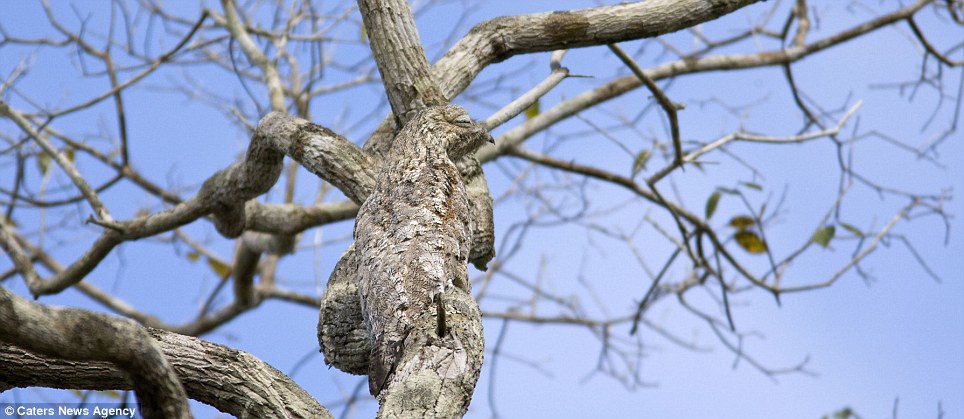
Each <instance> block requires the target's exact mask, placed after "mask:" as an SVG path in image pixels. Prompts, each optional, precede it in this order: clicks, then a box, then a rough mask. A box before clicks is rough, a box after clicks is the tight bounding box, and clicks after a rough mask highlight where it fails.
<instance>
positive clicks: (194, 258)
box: [187, 252, 201, 262]
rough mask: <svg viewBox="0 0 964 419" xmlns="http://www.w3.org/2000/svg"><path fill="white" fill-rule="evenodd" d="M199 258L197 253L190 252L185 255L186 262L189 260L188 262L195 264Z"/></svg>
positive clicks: (199, 255)
mask: <svg viewBox="0 0 964 419" xmlns="http://www.w3.org/2000/svg"><path fill="white" fill-rule="evenodd" d="M200 257H201V254H200V253H198V252H190V253H188V254H187V260H189V261H191V262H197V260H198V259H199V258H200Z"/></svg>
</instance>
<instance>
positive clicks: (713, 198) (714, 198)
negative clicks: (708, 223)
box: [706, 191, 722, 220]
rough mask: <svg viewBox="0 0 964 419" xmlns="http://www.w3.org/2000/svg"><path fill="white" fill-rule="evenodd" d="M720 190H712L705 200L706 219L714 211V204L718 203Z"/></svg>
mask: <svg viewBox="0 0 964 419" xmlns="http://www.w3.org/2000/svg"><path fill="white" fill-rule="evenodd" d="M721 196H722V195H720V191H715V192H713V194H712V195H710V198H709V199H707V200H706V219H707V220H709V219H710V217H712V216H713V213H714V212H716V205H717V204H719V203H720V197H721Z"/></svg>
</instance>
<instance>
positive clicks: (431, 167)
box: [354, 105, 493, 395]
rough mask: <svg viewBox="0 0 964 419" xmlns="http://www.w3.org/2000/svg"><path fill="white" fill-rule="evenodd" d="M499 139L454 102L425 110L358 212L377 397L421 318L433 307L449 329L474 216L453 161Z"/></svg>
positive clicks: (463, 282)
mask: <svg viewBox="0 0 964 419" xmlns="http://www.w3.org/2000/svg"><path fill="white" fill-rule="evenodd" d="M486 142H493V140H492V137H491V136H490V135H489V133H488V131H486V129H485V127H484V126H482V125H481V124H479V123H478V122H473V121H472V120H471V119H470V118H469V116H468V114H467V113H466V112H465V110H464V109H462V108H461V107H458V106H454V105H443V106H435V107H430V108H426V109H424V110H421V111H419V112H417V113H416V114H415V115H414V117H413V118H412V119H411V120H410V121H409V122H408V123H407V124H406V125H405V127H403V128H402V130H401V131H399V133H398V135H397V136H396V137H395V139H394V140H393V142H392V148H391V151H390V152H389V153H388V155H387V156H386V158H385V160H384V161H383V163H382V165H381V167H380V169H379V172H378V175H377V179H376V183H375V188H374V190H373V191H372V193H371V195H369V197H368V199H367V200H366V201H365V203H364V204H362V206H361V208H360V209H359V210H358V216H357V217H356V218H355V244H354V246H355V251H356V252H357V257H358V274H357V277H356V281H357V282H356V283H357V285H358V290H359V295H360V297H361V303H362V312H363V313H364V315H365V323H366V325H367V327H368V332H369V336H370V337H371V339H372V353H371V357H370V362H369V368H368V376H369V377H368V380H369V387H370V388H369V389H370V390H371V393H372V394H373V395H378V394H379V393H380V392H381V390H382V389H383V388H384V387H385V385H386V383H388V381H389V379H390V377H391V375H392V374H393V373H394V372H395V367H396V366H397V365H398V363H399V361H400V358H401V356H402V350H403V348H405V339H406V338H407V337H408V335H409V332H411V330H412V327H413V325H414V324H415V320H416V319H418V318H419V317H420V316H422V315H424V314H425V313H427V312H432V313H434V315H435V316H436V317H437V318H438V321H437V324H438V330H437V333H438V334H439V335H444V334H445V329H446V327H445V322H444V310H441V309H440V308H441V307H442V303H441V301H443V299H444V297H445V294H446V292H448V291H449V290H451V289H452V288H453V287H457V288H461V289H463V290H465V291H468V290H469V281H468V272H467V267H466V264H467V262H468V259H469V255H470V254H471V249H470V247H471V243H472V231H471V230H470V223H471V216H470V212H469V201H468V197H467V195H466V188H465V185H464V183H463V180H462V176H461V175H460V174H459V170H458V168H457V167H456V164H455V163H454V162H456V161H459V160H460V159H461V158H463V157H464V156H467V155H469V154H470V153H473V152H475V151H476V150H477V149H478V148H479V147H480V146H482V145H483V144H485V143H486Z"/></svg>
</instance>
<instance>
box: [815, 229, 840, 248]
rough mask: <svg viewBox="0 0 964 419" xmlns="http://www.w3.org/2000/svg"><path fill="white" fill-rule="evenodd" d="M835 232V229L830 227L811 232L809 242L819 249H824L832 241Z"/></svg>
mask: <svg viewBox="0 0 964 419" xmlns="http://www.w3.org/2000/svg"><path fill="white" fill-rule="evenodd" d="M836 230H837V229H836V228H834V226H832V225H829V226H826V227H821V228H818V229H817V231H814V232H813V237H811V238H810V240H813V242H814V243H816V244H819V245H820V247H823V248H824V249H826V248H827V245H829V244H830V240H831V239H833V235H834V232H835V231H836Z"/></svg>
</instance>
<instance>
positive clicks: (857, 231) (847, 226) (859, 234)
mask: <svg viewBox="0 0 964 419" xmlns="http://www.w3.org/2000/svg"><path fill="white" fill-rule="evenodd" d="M840 226H841V227H843V228H844V230H847V231H849V232H851V233H853V234H854V235H855V236H857V237H863V236H864V232H863V231H860V229H859V228H857V227H854V226H852V225H850V224H847V223H840Z"/></svg>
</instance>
